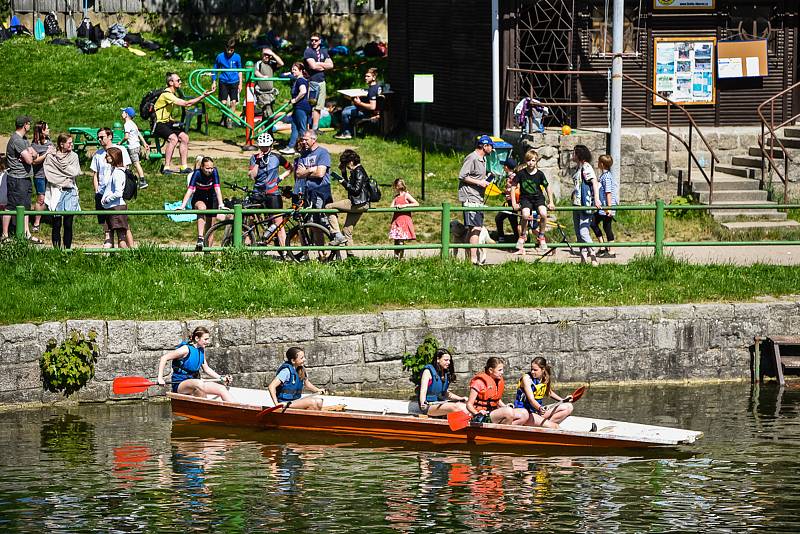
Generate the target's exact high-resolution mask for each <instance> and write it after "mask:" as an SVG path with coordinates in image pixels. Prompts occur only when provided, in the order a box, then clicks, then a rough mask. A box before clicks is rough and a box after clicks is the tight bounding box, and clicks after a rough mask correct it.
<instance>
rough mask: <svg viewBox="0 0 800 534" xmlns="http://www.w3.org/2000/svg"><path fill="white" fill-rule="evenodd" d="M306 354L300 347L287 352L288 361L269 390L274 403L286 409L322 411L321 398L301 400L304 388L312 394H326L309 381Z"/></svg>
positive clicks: (291, 348) (283, 364)
mask: <svg viewBox="0 0 800 534" xmlns="http://www.w3.org/2000/svg"><path fill="white" fill-rule="evenodd" d="M305 364H306V353H305V352H304V351H303V349H301V348H300V347H290V348H289V350H287V351H286V361H285V362H283V363H282V364H281V366H280V367H278V371H277V372H276V373H275V378H273V379H272V382H270V383H269V386H268V387H267V389H269V394H270V396H271V397H272V402H274V403H275V404H276V405H277V404H283V405H284V406H285V407H286V408H288V407H289V405H291V406H292V408H296V409H299V410H306V409H311V410H321V409H322V399H320V398H319V397H306V398H301V395H302V394H303V387H306V388H308V389H309V390H310V391H311V392H312V393H319V394H321V395H324V394H325V390H324V389H320V388H318V387H317V386H315V385H314V384H312V383H311V380H309V379H308V375H307V374H306V369H305Z"/></svg>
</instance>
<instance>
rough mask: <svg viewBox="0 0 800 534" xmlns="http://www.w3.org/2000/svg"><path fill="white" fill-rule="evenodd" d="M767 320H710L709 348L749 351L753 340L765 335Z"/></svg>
mask: <svg viewBox="0 0 800 534" xmlns="http://www.w3.org/2000/svg"><path fill="white" fill-rule="evenodd" d="M766 324H767V321H766V319H764V320H759V319H757V318H754V319H745V320H738V319H725V318H723V319H709V320H708V332H709V346H710V347H711V348H714V349H715V348H722V349H738V350H742V351H747V347H749V346H750V345H752V344H753V338H754V337H755V336H757V335H764V333H765V332H766Z"/></svg>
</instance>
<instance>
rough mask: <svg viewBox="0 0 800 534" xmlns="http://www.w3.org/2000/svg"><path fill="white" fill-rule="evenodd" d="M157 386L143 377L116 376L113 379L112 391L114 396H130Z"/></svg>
mask: <svg viewBox="0 0 800 534" xmlns="http://www.w3.org/2000/svg"><path fill="white" fill-rule="evenodd" d="M157 385H158V384H156V383H155V382H151V381H149V380H148V379H146V378H145V377H143V376H118V377H117V378H115V379H114V383H113V388H112V389H113V391H114V395H130V394H132V393H141V392H142V391H145V390H146V389H147V388H149V387H152V386H157Z"/></svg>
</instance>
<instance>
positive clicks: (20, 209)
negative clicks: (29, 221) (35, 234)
mask: <svg viewBox="0 0 800 534" xmlns="http://www.w3.org/2000/svg"><path fill="white" fill-rule="evenodd" d="M16 211H17V217H16V219H15V222H14V223H15V224H16V225H17V228H16V231H15V233H14V235H15V236H16V237H17V239H25V230H27V228H25V206H17V209H16Z"/></svg>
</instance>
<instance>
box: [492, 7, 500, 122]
mask: <svg viewBox="0 0 800 534" xmlns="http://www.w3.org/2000/svg"><path fill="white" fill-rule="evenodd" d="M492 135H493V136H494V137H500V1H499V0H492Z"/></svg>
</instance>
